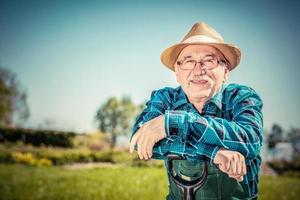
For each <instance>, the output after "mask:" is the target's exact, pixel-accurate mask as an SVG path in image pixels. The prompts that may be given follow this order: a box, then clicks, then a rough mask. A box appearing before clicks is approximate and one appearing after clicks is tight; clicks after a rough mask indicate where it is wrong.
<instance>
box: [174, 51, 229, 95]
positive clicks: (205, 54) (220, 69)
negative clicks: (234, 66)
mask: <svg viewBox="0 0 300 200" xmlns="http://www.w3.org/2000/svg"><path fill="white" fill-rule="evenodd" d="M213 57H215V58H216V59H217V60H225V59H224V56H223V55H222V53H221V52H220V51H219V50H217V49H216V48H214V47H212V46H207V45H189V46H187V47H185V48H184V49H183V50H182V51H181V53H180V54H179V56H178V58H177V61H179V62H182V61H185V63H186V61H189V60H195V61H197V62H198V63H197V64H196V66H195V67H194V69H189V70H186V69H182V68H183V65H179V64H177V62H176V63H175V73H176V79H177V82H178V83H179V84H180V85H181V86H182V89H183V91H184V92H185V93H186V95H187V97H188V98H189V100H190V101H191V100H192V101H195V100H199V99H202V100H208V99H210V98H211V97H212V96H213V95H214V93H215V92H216V91H217V90H218V89H219V88H220V87H221V85H222V83H223V81H225V80H226V79H227V77H228V71H229V70H228V69H227V68H226V67H225V66H221V65H219V64H218V65H217V67H215V68H214V69H203V64H202V66H201V64H199V62H200V61H201V60H202V61H203V60H206V59H211V58H213ZM202 63H204V62H202Z"/></svg>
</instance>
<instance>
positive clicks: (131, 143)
mask: <svg viewBox="0 0 300 200" xmlns="http://www.w3.org/2000/svg"><path fill="white" fill-rule="evenodd" d="M135 144H136V135H134V136H133V137H132V139H131V142H130V153H132V152H133V150H134V145H135Z"/></svg>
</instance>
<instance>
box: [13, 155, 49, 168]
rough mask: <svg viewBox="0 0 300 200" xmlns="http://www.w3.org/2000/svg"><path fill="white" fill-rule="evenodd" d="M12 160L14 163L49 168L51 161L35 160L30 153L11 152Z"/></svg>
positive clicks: (44, 159)
mask: <svg viewBox="0 0 300 200" xmlns="http://www.w3.org/2000/svg"><path fill="white" fill-rule="evenodd" d="M12 160H13V162H15V163H21V164H27V165H32V166H38V167H40V166H51V165H52V162H51V160H49V159H47V158H41V159H39V158H36V157H35V156H34V155H33V154H32V153H21V152H13V153H12Z"/></svg>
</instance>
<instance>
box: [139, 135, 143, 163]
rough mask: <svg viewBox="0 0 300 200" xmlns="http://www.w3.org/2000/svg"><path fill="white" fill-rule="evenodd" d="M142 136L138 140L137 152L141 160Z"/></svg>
mask: <svg viewBox="0 0 300 200" xmlns="http://www.w3.org/2000/svg"><path fill="white" fill-rule="evenodd" d="M143 138H144V136H143V135H142V136H141V138H140V139H139V141H138V154H139V157H140V159H141V160H143V155H142V141H143Z"/></svg>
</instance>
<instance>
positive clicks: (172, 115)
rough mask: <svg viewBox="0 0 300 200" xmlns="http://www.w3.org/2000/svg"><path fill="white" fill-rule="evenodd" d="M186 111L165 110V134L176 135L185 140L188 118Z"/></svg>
mask: <svg viewBox="0 0 300 200" xmlns="http://www.w3.org/2000/svg"><path fill="white" fill-rule="evenodd" d="M187 117H188V115H187V112H186V111H182V110H166V111H165V132H166V136H167V137H168V136H171V135H176V136H179V137H180V138H181V139H183V141H186V135H187V129H188V120H187Z"/></svg>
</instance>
